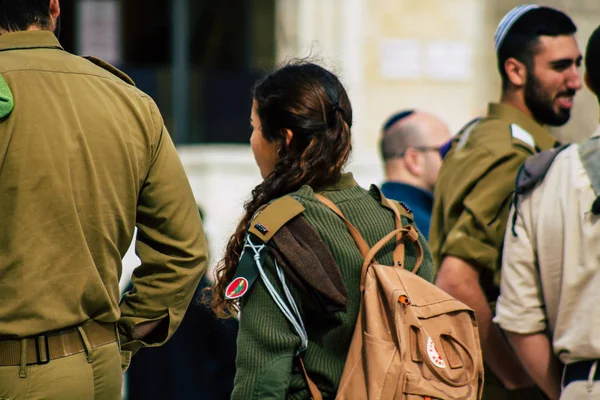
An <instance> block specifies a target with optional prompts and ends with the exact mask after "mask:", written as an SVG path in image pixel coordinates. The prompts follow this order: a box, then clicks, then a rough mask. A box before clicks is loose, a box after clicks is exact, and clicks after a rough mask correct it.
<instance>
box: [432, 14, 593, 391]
mask: <svg viewBox="0 0 600 400" xmlns="http://www.w3.org/2000/svg"><path fill="white" fill-rule="evenodd" d="M575 32H576V27H575V25H574V24H573V21H571V19H570V18H569V17H568V16H567V15H565V14H564V13H562V12H560V11H558V10H555V9H553V8H549V7H541V6H537V5H526V6H518V7H516V8H514V9H513V10H511V11H510V12H509V13H508V14H507V15H506V16H505V17H504V18H503V19H502V21H500V24H499V26H498V28H497V30H496V35H495V38H494V44H495V48H496V52H497V55H498V67H499V70H500V75H501V77H502V95H501V99H500V103H492V104H490V105H489V107H488V113H487V115H486V116H485V117H484V118H482V119H481V120H479V121H477V122H476V123H475V124H473V125H472V126H471V127H470V128H469V129H465V130H463V133H462V134H461V136H460V138H458V139H457V140H456V141H455V142H454V143H453V146H452V149H451V150H450V152H449V153H448V154H447V156H446V157H445V158H444V162H443V165H442V168H441V170H440V176H439V179H438V183H437V185H436V188H435V201H434V211H433V216H432V223H431V232H430V243H431V247H432V252H433V256H434V259H435V261H436V265H437V267H438V268H439V273H438V276H437V280H436V284H437V285H438V286H439V287H441V288H442V289H444V290H445V291H447V292H448V293H449V294H450V295H452V296H454V297H455V298H457V299H459V300H461V301H463V302H464V303H466V304H467V305H468V306H470V307H471V308H473V309H474V310H475V313H476V315H477V320H478V324H479V331H480V337H481V342H482V349H483V356H484V361H485V363H486V366H487V368H486V377H485V388H484V396H483V398H484V399H486V400H490V399H511V400H514V399H527V400H530V399H536V398H543V394H542V392H541V391H540V390H539V389H537V388H533V386H534V382H533V381H532V380H531V378H530V377H529V375H528V374H527V372H526V371H525V369H524V368H523V366H522V365H521V363H520V362H519V360H518V358H517V357H516V355H515V353H514V351H513V350H512V349H511V348H510V346H509V345H508V343H507V342H506V340H505V338H504V336H503V334H502V332H501V331H500V329H499V328H498V326H497V325H495V324H494V323H493V322H492V316H493V314H494V307H495V302H496V299H497V298H498V294H499V283H500V259H501V250H502V242H503V240H504V232H505V229H506V223H507V219H508V213H509V210H510V201H511V199H512V193H513V190H514V182H515V179H516V176H517V172H518V170H519V168H520V167H521V165H522V164H523V162H524V161H525V159H526V158H527V157H529V156H530V155H532V154H535V153H537V152H539V151H542V150H548V149H550V148H552V147H554V146H555V144H556V140H555V139H554V138H553V137H552V136H551V135H550V133H549V132H548V131H547V130H546V129H545V128H544V127H543V125H550V126H560V125H563V124H565V123H566V122H567V121H568V120H569V118H570V115H571V108H572V106H573V98H574V95H575V93H576V92H577V91H578V90H579V89H580V88H581V79H580V76H579V71H578V68H579V65H580V63H581V53H580V51H579V47H578V45H577V41H576V39H575V36H574V35H575Z"/></svg>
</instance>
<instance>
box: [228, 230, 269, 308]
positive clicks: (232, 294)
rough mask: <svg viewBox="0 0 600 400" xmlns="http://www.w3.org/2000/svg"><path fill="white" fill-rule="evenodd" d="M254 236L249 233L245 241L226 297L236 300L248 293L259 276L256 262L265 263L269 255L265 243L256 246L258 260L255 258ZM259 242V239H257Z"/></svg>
mask: <svg viewBox="0 0 600 400" xmlns="http://www.w3.org/2000/svg"><path fill="white" fill-rule="evenodd" d="M253 239H254V238H253V236H252V235H251V234H248V235H247V236H246V239H245V241H244V250H243V251H242V255H241V256H240V260H239V261H238V265H237V269H236V271H235V275H234V276H233V279H232V280H231V282H230V283H229V285H227V287H226V288H225V298H227V299H229V300H236V299H239V298H240V297H242V296H244V295H245V294H246V293H248V290H250V288H251V287H252V285H253V284H254V282H255V281H256V278H257V277H258V269H257V268H256V262H257V261H258V262H260V263H264V261H265V258H266V257H267V249H266V248H265V246H264V245H262V246H259V247H254V248H255V249H257V250H256V251H257V252H258V257H259V258H258V260H255V258H254V254H253V252H254V249H253V248H252V243H253ZM256 242H257V243H258V240H257V241H256Z"/></svg>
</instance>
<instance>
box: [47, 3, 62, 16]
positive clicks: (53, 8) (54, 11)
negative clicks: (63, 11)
mask: <svg viewBox="0 0 600 400" xmlns="http://www.w3.org/2000/svg"><path fill="white" fill-rule="evenodd" d="M48 10H49V11H50V16H51V17H52V19H53V20H56V18H58V16H59V15H60V4H58V0H50V5H49V6H48Z"/></svg>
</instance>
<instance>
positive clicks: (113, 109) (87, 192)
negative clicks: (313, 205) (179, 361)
mask: <svg viewBox="0 0 600 400" xmlns="http://www.w3.org/2000/svg"><path fill="white" fill-rule="evenodd" d="M95 62H96V63H97V64H99V65H100V66H98V65H96V64H95V63H94V62H91V61H89V60H86V59H84V58H81V57H77V56H74V55H72V54H69V53H67V52H66V51H64V50H63V49H62V48H61V46H60V45H59V43H58V41H57V39H56V38H55V37H54V35H53V34H52V33H50V32H47V31H27V32H18V33H9V34H5V35H1V36H0V76H1V77H2V78H3V80H4V81H5V82H6V85H5V86H7V87H8V88H9V89H10V92H11V93H12V98H13V99H14V108H13V109H12V112H10V114H8V115H7V116H5V117H4V118H2V119H0V225H1V226H0V249H1V251H0V316H1V318H0V337H2V336H3V337H24V336H29V335H35V334H40V333H43V332H47V331H51V330H56V329H61V328H65V327H68V326H73V325H77V324H81V323H82V322H84V321H86V320H90V319H93V320H96V321H100V322H108V323H110V322H118V326H119V332H120V333H121V336H122V340H123V341H124V342H125V343H124V348H125V349H127V350H137V348H139V346H141V345H142V344H148V345H157V344H160V343H162V342H164V341H165V340H167V339H168V337H170V335H171V334H172V333H173V332H174V331H175V329H176V328H177V326H178V325H179V323H180V322H181V319H182V318H183V315H184V312H185V310H186V308H187V306H188V304H189V302H190V300H191V298H192V296H193V293H194V291H195V289H196V286H197V284H198V281H199V279H200V277H201V275H202V273H203V272H204V269H205V267H206V260H207V251H206V244H205V241H204V235H203V231H202V225H201V222H200V217H199V214H198V210H197V207H196V204H195V201H194V198H193V195H192V191H191V189H190V186H189V183H188V180H187V178H186V175H185V172H184V169H183V167H182V165H181V162H180V160H179V157H178V155H177V152H176V150H175V147H174V145H173V143H172V141H171V139H170V137H169V134H168V132H167V130H166V129H165V127H164V124H163V120H162V117H161V115H160V113H159V111H158V108H157V106H156V104H155V103H154V102H153V101H152V99H151V98H150V97H149V96H147V95H146V94H144V93H142V92H141V91H140V90H138V89H137V88H135V86H134V85H133V82H131V80H130V79H129V78H128V77H127V76H126V75H125V74H123V73H121V72H120V71H118V70H116V69H115V68H113V67H111V66H110V65H108V64H105V63H102V62H100V61H95ZM0 80H2V79H0ZM4 91H6V87H5V88H4ZM2 97H3V98H6V97H7V96H2ZM136 225H137V227H138V235H137V242H136V252H137V254H138V256H139V257H140V259H141V262H142V263H141V266H140V267H138V268H137V269H136V270H135V271H134V276H133V285H134V288H135V289H134V290H133V292H131V293H129V294H127V295H125V296H124V297H123V299H122V300H121V301H120V293H119V278H120V275H121V259H122V257H123V256H124V254H125V252H126V251H127V249H128V247H129V244H130V243H131V240H132V238H133V233H134V227H135V226H136ZM163 318H165V319H164V323H162V324H161V325H160V327H159V328H158V329H156V330H155V331H154V332H152V334H151V335H149V337H147V338H146V339H145V343H142V342H139V341H133V339H132V330H133V328H134V327H135V326H136V325H138V324H140V323H143V322H146V321H152V320H157V319H163Z"/></svg>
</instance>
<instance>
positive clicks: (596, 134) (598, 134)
mask: <svg viewBox="0 0 600 400" xmlns="http://www.w3.org/2000/svg"><path fill="white" fill-rule="evenodd" d="M597 136H600V125H598V126H597V127H596V130H595V131H594V133H592V137H597Z"/></svg>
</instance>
